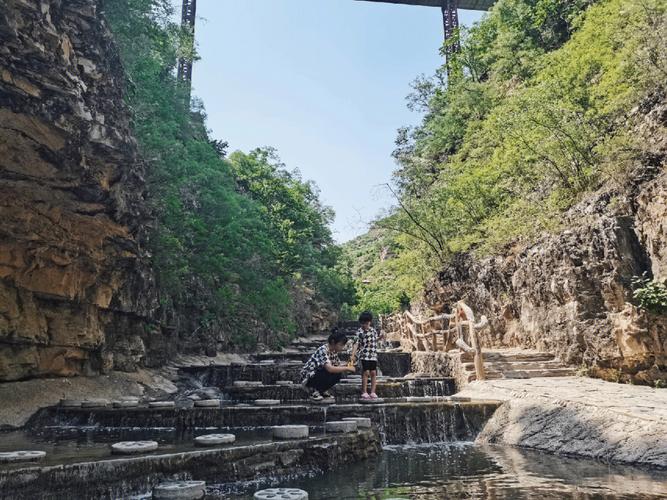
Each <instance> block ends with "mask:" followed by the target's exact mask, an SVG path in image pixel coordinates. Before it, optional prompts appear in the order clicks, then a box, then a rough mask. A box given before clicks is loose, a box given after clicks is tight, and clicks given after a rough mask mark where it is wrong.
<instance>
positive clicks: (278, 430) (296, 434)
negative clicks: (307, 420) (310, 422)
mask: <svg viewBox="0 0 667 500" xmlns="http://www.w3.org/2000/svg"><path fill="white" fill-rule="evenodd" d="M273 437H274V438H276V439H304V438H307V437H308V426H307V425H277V426H275V427H274V428H273Z"/></svg>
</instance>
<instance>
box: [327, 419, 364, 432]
mask: <svg viewBox="0 0 667 500" xmlns="http://www.w3.org/2000/svg"><path fill="white" fill-rule="evenodd" d="M325 429H326V431H327V432H341V433H345V434H348V433H350V432H357V422H355V421H345V420H340V421H333V422H327V423H326V424H325Z"/></svg>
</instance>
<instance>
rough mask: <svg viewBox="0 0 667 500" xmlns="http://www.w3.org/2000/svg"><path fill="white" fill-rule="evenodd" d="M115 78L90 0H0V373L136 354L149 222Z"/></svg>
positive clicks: (60, 368)
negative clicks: (142, 247) (144, 242)
mask: <svg viewBox="0 0 667 500" xmlns="http://www.w3.org/2000/svg"><path fill="white" fill-rule="evenodd" d="M123 81H124V77H123V74H122V66H121V63H120V59H119V57H118V54H117V52H116V49H115V47H114V45H113V41H112V39H111V36H110V32H109V30H108V29H107V26H106V25H105V23H104V21H103V20H102V18H101V16H100V15H99V12H98V7H97V2H96V1H95V0H68V1H62V0H3V2H2V8H1V9H0V214H1V216H0V381H2V380H17V379H24V378H29V377H35V376H45V375H76V374H82V373H96V372H99V371H101V370H105V369H111V368H114V367H115V368H120V369H133V368H134V367H135V366H136V362H137V360H138V359H140V358H141V357H142V356H143V351H144V346H143V340H142V336H144V335H145V329H144V321H143V319H142V318H145V317H147V316H149V315H150V313H151V311H152V310H153V309H154V308H155V298H154V294H153V293H152V292H151V289H152V288H151V282H152V278H151V274H150V272H149V270H148V269H147V268H146V266H145V263H144V259H142V252H141V250H140V245H139V242H140V241H141V234H142V232H143V230H145V228H146V226H147V225H148V224H149V222H150V221H149V218H148V217H147V215H146V213H145V211H144V208H143V206H144V204H143V191H144V182H143V172H142V167H141V163H140V162H138V161H137V159H136V152H135V151H136V147H135V143H134V140H133V138H132V137H131V135H130V127H129V114H128V113H127V111H126V109H125V107H124V105H123V96H122V87H123ZM121 326H122V329H121Z"/></svg>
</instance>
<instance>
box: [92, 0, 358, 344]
mask: <svg viewBox="0 0 667 500" xmlns="http://www.w3.org/2000/svg"><path fill="white" fill-rule="evenodd" d="M105 15H106V17H107V19H108V20H109V22H110V24H111V26H112V29H113V32H114V35H115V37H116V40H117V42H118V45H119V47H120V51H121V56H122V59H123V61H124V65H125V69H126V73H127V77H128V87H129V91H128V96H127V98H128V101H129V104H130V106H131V108H132V111H133V128H134V132H135V135H136V137H137V140H138V142H139V146H140V151H141V153H142V157H143V159H144V161H146V163H147V173H148V178H147V186H148V193H149V202H150V203H151V204H152V206H153V209H154V213H155V214H156V219H157V221H156V228H155V230H154V231H153V233H152V237H151V241H150V242H149V249H150V251H151V253H152V258H153V264H154V269H155V272H156V276H157V278H158V284H159V293H160V297H161V303H162V309H161V315H162V317H161V318H160V319H161V320H162V322H163V323H165V324H167V325H170V326H176V327H177V329H178V331H179V334H180V336H181V337H182V344H183V345H186V346H191V348H192V349H195V350H196V349H199V348H201V346H202V345H206V346H216V347H224V346H225V344H232V345H236V346H242V347H252V346H253V345H255V344H256V343H257V342H258V341H262V342H267V343H272V344H276V343H281V342H284V341H285V340H286V338H287V337H288V336H289V335H290V334H291V333H293V332H294V331H295V330H296V329H297V327H298V325H297V324H296V320H297V318H298V317H299V316H303V314H304V311H300V310H298V306H297V304H304V303H311V304H318V305H320V306H322V307H324V308H330V309H335V308H337V307H340V304H342V303H343V302H351V301H353V300H354V288H353V286H352V284H351V281H350V279H349V278H348V277H347V276H346V274H345V273H344V272H343V270H342V268H341V267H340V266H339V263H338V259H339V252H340V251H339V250H338V249H337V247H336V246H335V245H334V243H333V240H332V236H331V231H330V229H329V227H328V225H329V223H330V221H331V219H332V217H333V213H332V212H331V210H330V209H329V208H327V207H325V206H323V205H322V204H321V202H320V200H319V198H318V192H317V189H316V187H315V186H314V185H313V184H312V183H309V182H304V181H303V180H301V178H300V177H299V175H298V173H296V172H288V171H287V170H286V169H285V168H284V165H282V164H280V162H279V161H278V159H277V157H276V155H275V153H274V152H273V151H271V150H261V149H258V150H256V151H253V152H251V153H249V154H244V153H240V152H237V153H234V154H232V155H231V157H230V158H229V159H226V158H225V144H224V143H221V142H219V141H213V140H211V139H210V137H209V134H208V131H207V130H206V128H205V125H204V122H205V114H204V111H203V107H202V106H201V105H197V106H196V109H194V110H192V109H189V107H188V106H186V105H184V103H185V102H186V101H187V97H186V94H185V92H184V91H183V89H181V88H179V86H178V85H177V83H176V79H175V77H174V65H175V62H176V59H177V57H178V56H179V55H185V56H186V57H194V54H193V53H192V39H191V38H192V37H191V36H190V34H188V33H183V32H182V31H181V29H180V27H179V26H178V25H176V24H175V23H174V22H173V15H172V6H171V2H170V1H168V0H106V2H105ZM184 50H185V51H186V52H188V53H184V52H183V51H184ZM301 326H304V325H301Z"/></svg>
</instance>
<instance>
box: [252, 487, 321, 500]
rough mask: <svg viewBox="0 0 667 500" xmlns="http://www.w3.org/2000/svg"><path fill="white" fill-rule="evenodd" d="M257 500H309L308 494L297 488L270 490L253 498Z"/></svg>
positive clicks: (262, 491) (259, 492)
mask: <svg viewBox="0 0 667 500" xmlns="http://www.w3.org/2000/svg"><path fill="white" fill-rule="evenodd" d="M253 498H254V499H255V500H308V493H307V492H305V491H303V490H298V489H296V488H269V489H268V490H260V491H258V492H257V493H255V495H254V496H253Z"/></svg>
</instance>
